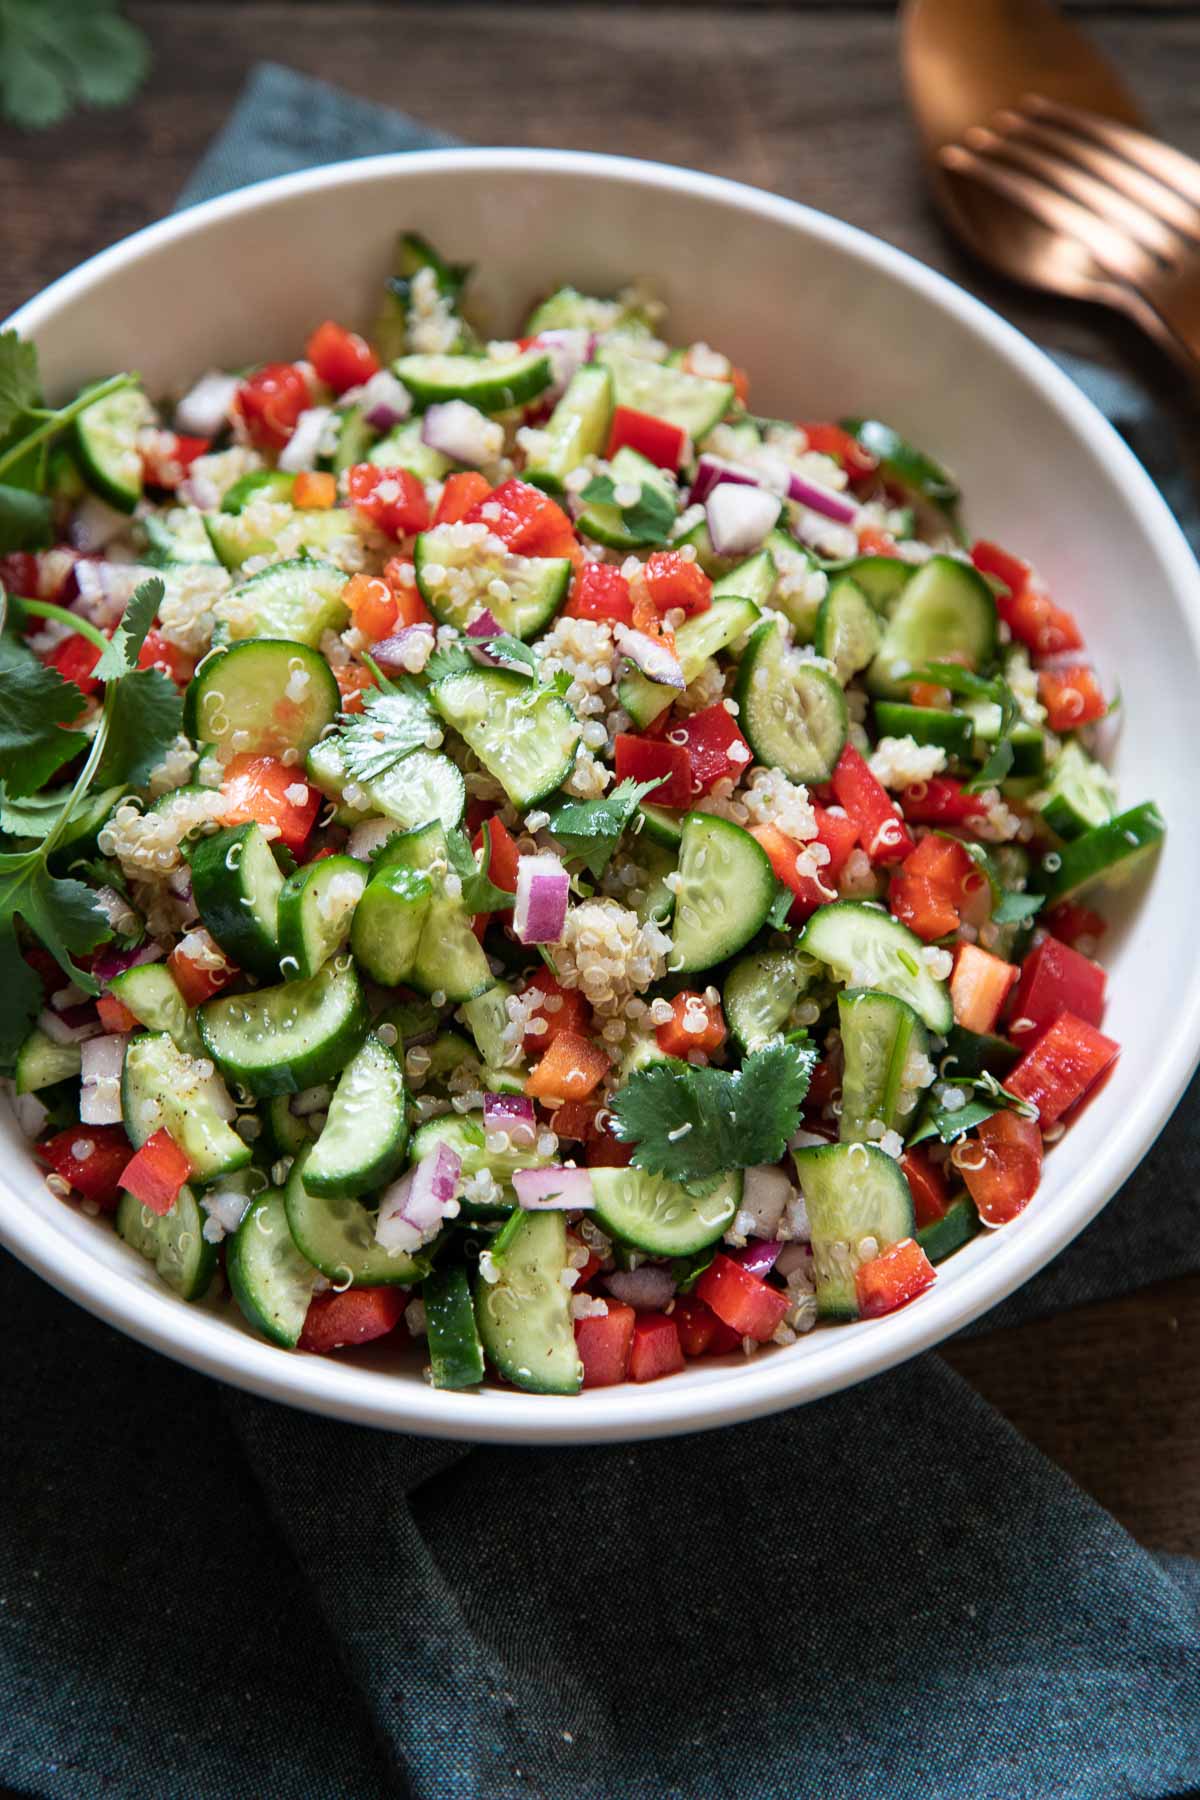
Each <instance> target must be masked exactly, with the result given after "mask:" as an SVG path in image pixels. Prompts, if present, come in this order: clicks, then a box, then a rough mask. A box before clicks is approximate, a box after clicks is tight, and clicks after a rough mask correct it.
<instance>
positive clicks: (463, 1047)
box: [425, 1031, 482, 1093]
mask: <svg viewBox="0 0 1200 1800" xmlns="http://www.w3.org/2000/svg"><path fill="white" fill-rule="evenodd" d="M428 1052H429V1067H428V1068H427V1069H426V1071H425V1085H426V1087H432V1088H435V1089H437V1090H439V1091H441V1092H443V1093H445V1092H448V1091H449V1088H448V1083H449V1080H450V1077H451V1076H452V1075H454V1074H456V1073H457V1072H458V1070H460V1069H464V1068H470V1069H471V1070H472V1071H473V1073H474V1075H475V1077H476V1078H477V1085H478V1077H479V1076H481V1074H482V1070H481V1068H480V1064H479V1058H478V1056H477V1055H476V1053H475V1046H474V1044H472V1043H471V1042H470V1040H469V1039H467V1038H465V1037H464V1036H463V1034H462V1032H461V1031H443V1032H442V1033H441V1034H440V1035H439V1036H438V1037H436V1038H435V1039H434V1041H433V1043H432V1044H430V1045H429V1046H428Z"/></svg>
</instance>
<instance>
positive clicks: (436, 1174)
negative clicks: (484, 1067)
mask: <svg viewBox="0 0 1200 1800" xmlns="http://www.w3.org/2000/svg"><path fill="white" fill-rule="evenodd" d="M461 1177H462V1158H461V1156H459V1154H458V1152H457V1150H452V1149H451V1148H450V1146H449V1144H438V1145H437V1147H436V1148H435V1149H433V1150H431V1151H430V1153H429V1155H428V1156H425V1157H422V1159H421V1161H420V1162H419V1163H417V1165H416V1167H415V1168H412V1169H410V1170H409V1171H408V1173H407V1175H402V1176H401V1178H400V1180H399V1181H394V1182H393V1183H392V1185H391V1186H390V1187H389V1188H387V1189H386V1190H385V1192H384V1196H383V1199H382V1200H381V1202H380V1205H379V1217H378V1219H377V1221H376V1224H375V1241H376V1243H379V1244H382V1245H383V1247H384V1249H385V1250H416V1249H419V1248H420V1246H421V1244H423V1243H425V1242H427V1241H428V1239H429V1238H431V1237H432V1236H433V1235H434V1233H435V1232H436V1231H437V1229H438V1227H439V1226H440V1225H441V1222H442V1220H443V1219H444V1218H445V1217H446V1213H447V1209H448V1208H449V1207H450V1206H451V1205H452V1204H453V1202H454V1201H455V1199H456V1198H457V1196H458V1189H459V1183H460V1180H461Z"/></svg>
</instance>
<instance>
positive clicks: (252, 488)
mask: <svg viewBox="0 0 1200 1800" xmlns="http://www.w3.org/2000/svg"><path fill="white" fill-rule="evenodd" d="M295 485H296V477H295V476H294V475H289V474H288V472H287V470H286V469H248V470H247V471H246V473H245V474H244V475H239V476H238V478H237V480H236V481H235V482H234V484H233V486H232V487H228V488H226V490H225V494H224V497H223V498H222V500H221V511H222V512H223V513H232V514H233V515H234V516H235V517H236V516H237V515H238V514H239V513H243V512H245V510H246V508H247V507H248V506H249V504H250V502H251V501H252V500H278V501H281V502H282V504H283V505H284V506H290V505H291V504H292V490H293V489H294V488H295Z"/></svg>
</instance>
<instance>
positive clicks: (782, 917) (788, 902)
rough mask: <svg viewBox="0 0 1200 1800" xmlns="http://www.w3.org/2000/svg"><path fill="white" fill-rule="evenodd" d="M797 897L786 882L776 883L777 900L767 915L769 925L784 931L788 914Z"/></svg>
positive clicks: (773, 902)
mask: <svg viewBox="0 0 1200 1800" xmlns="http://www.w3.org/2000/svg"><path fill="white" fill-rule="evenodd" d="M795 899H796V896H795V894H793V892H792V890H791V888H790V887H788V885H787V883H786V882H784V881H777V882H776V883H775V898H774V899H773V900H772V902H771V910H770V912H769V913H768V914H767V924H768V925H773V926H774V927H775V929H776V930H777V931H782V929H783V927H784V926H785V925H786V924H787V922H788V914H789V913H790V912H791V910H792V906H793V904H794V902H795Z"/></svg>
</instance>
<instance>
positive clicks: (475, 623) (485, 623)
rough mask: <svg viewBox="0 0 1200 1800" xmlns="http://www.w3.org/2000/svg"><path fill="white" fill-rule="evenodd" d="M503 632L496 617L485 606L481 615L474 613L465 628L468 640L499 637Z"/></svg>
mask: <svg viewBox="0 0 1200 1800" xmlns="http://www.w3.org/2000/svg"><path fill="white" fill-rule="evenodd" d="M503 630H504V627H503V625H501V623H500V621H499V620H498V619H497V617H496V615H495V614H494V613H493V612H491V611H489V609H488V608H487V607H486V606H485V607H484V609H483V611H482V612H481V613H476V615H475V617H474V618H473V619H472V620H471V623H470V624H469V625H468V626H467V636H468V637H469V638H494V637H499V636H500V635H501V633H502V632H503Z"/></svg>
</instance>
